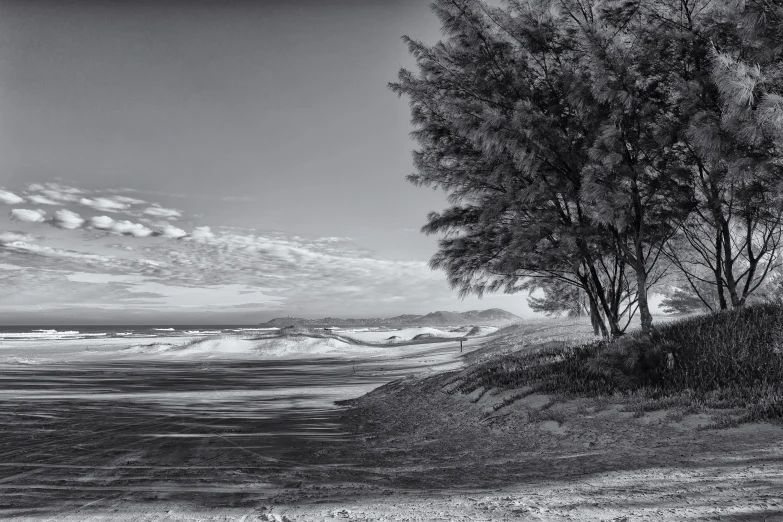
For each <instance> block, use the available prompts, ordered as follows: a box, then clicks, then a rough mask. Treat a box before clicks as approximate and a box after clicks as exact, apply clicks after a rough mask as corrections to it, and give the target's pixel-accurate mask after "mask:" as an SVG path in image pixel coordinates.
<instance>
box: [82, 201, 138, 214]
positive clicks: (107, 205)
mask: <svg viewBox="0 0 783 522" xmlns="http://www.w3.org/2000/svg"><path fill="white" fill-rule="evenodd" d="M79 203H81V204H82V205H84V206H87V207H91V208H94V209H95V210H105V211H108V212H117V211H120V210H127V209H128V208H129V207H130V205H128V204H127V203H123V202H121V201H117V200H116V198H94V199H90V198H82V199H80V200H79Z"/></svg>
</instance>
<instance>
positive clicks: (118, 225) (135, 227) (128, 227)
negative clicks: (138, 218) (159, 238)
mask: <svg viewBox="0 0 783 522" xmlns="http://www.w3.org/2000/svg"><path fill="white" fill-rule="evenodd" d="M111 231H112V232H114V233H116V234H122V235H124V236H133V237H147V236H151V235H152V233H153V231H152V230H150V229H149V228H147V227H145V226H144V225H142V224H141V223H132V222H130V221H117V222H115V223H114V225H113V226H112V227H111Z"/></svg>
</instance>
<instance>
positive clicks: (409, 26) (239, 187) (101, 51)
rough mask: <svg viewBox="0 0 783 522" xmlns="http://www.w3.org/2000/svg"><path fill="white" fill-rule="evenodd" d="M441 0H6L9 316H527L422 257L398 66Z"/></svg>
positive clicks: (429, 28) (1, 125) (0, 267)
mask: <svg viewBox="0 0 783 522" xmlns="http://www.w3.org/2000/svg"><path fill="white" fill-rule="evenodd" d="M427 4H428V2H427V1H410V0H395V1H387V0H354V1H347V0H346V1H330V0H319V1H314V0H313V1H299V0H287V1H283V0H280V1H263V0H259V1H255V2H250V1H247V2H239V1H217V0H215V1H188V2H174V1H171V2H170V1H166V2H152V1H150V2H138V1H133V0H123V1H120V0H115V1H102V2H99V1H94V2H93V1H81V2H79V1H74V2H56V1H41V0H16V1H8V0H0V189H2V190H3V191H4V192H0V210H2V212H1V215H0V234H5V235H0V278H1V279H2V282H3V286H4V291H3V293H2V294H3V295H2V297H0V316H1V317H2V319H0V321H2V322H5V323H9V322H17V321H25V322H29V321H31V320H35V321H38V320H40V321H42V322H46V321H73V322H92V321H108V322H116V321H125V320H128V318H129V317H133V318H134V319H133V320H134V321H139V322H146V321H149V320H151V319H155V320H161V321H169V320H170V321H187V322H191V321H207V322H210V321H211V322H251V323H252V322H257V321H258V320H261V319H265V318H268V317H272V316H275V315H279V314H280V313H285V314H288V313H290V314H292V315H303V316H322V315H354V316H377V315H392V314H398V313H424V312H429V311H433V310H436V309H447V310H467V309H474V308H488V307H494V306H497V307H501V308H505V309H507V310H509V311H511V312H514V313H517V314H520V315H529V313H528V312H529V311H528V308H527V306H526V303H525V297H526V296H524V295H517V296H491V297H486V298H484V299H483V300H481V301H479V300H477V299H466V300H465V301H460V300H459V299H458V298H457V297H456V293H455V292H453V291H451V290H449V289H448V287H447V285H446V282H445V276H444V275H443V274H442V273H439V272H431V271H430V270H429V269H428V268H427V267H426V261H427V260H428V259H429V257H430V256H431V255H432V254H433V253H434V251H435V248H436V238H433V237H425V236H423V235H421V234H420V233H419V232H418V229H419V228H420V227H421V226H422V225H423V224H424V222H425V216H426V214H427V212H429V211H431V210H437V209H441V208H443V207H444V206H445V199H444V197H443V195H442V194H440V193H436V192H433V191H431V190H429V189H423V188H417V187H414V186H412V185H410V184H408V183H407V182H406V181H405V179H404V178H405V175H407V174H408V173H410V172H411V171H412V168H413V167H412V163H411V156H410V151H411V149H412V148H413V147H414V146H415V144H414V143H413V142H412V141H411V140H410V139H409V137H408V133H409V132H410V130H411V126H410V124H409V118H410V114H409V110H408V105H407V100H404V99H403V100H400V99H398V98H397V97H396V96H395V95H394V94H393V93H391V92H390V91H389V90H388V89H387V88H386V84H387V83H388V82H389V81H393V80H395V78H396V74H397V71H398V70H399V68H400V67H401V66H406V67H410V66H412V64H413V62H412V59H411V58H410V57H409V56H408V55H407V50H406V47H405V45H404V44H403V43H402V42H401V40H400V36H401V35H403V34H408V35H410V36H412V37H414V38H418V39H422V40H425V41H428V42H434V41H435V40H437V39H438V38H439V26H438V23H437V19H436V18H435V16H434V15H433V14H432V13H431V12H430V11H429V8H428V6H427ZM9 194H10V195H9ZM47 200H48V201H47ZM23 210H26V211H29V212H22V211H23ZM40 211H43V212H40ZM63 211H69V212H73V213H75V214H76V215H77V216H76V217H74V216H73V215H71V214H68V213H67V212H63ZM104 217H105V219H104ZM80 219H82V220H85V221H83V222H80V221H79V220H80ZM203 227H209V228H208V229H206V228H203ZM150 231H152V232H164V236H172V237H152V236H149V235H148V233H149V232H150ZM194 231H195V232H194ZM122 233H125V234H126V235H121V234H122ZM14 234H15V235H14ZM134 234H135V235H136V236H139V237H133V235H134ZM183 234H187V235H183ZM176 236H183V237H180V238H179V239H176V238H175V237H176Z"/></svg>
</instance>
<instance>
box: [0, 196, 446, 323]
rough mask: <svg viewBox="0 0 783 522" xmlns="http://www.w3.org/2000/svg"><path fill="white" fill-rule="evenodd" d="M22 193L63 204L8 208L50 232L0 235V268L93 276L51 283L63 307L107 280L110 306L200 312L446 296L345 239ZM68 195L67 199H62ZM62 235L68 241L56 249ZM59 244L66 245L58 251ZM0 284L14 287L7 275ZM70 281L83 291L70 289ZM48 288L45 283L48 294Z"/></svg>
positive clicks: (99, 199)
mask: <svg viewBox="0 0 783 522" xmlns="http://www.w3.org/2000/svg"><path fill="white" fill-rule="evenodd" d="M32 189H34V191H35V193H36V194H43V191H54V192H53V193H52V194H47V195H46V197H48V198H50V199H51V200H52V201H61V202H63V206H64V208H61V209H59V210H57V211H56V212H54V214H53V216H52V217H50V218H48V219H47V216H46V213H45V212H44V211H43V210H32V209H23V208H14V209H12V211H11V213H12V216H13V218H14V219H16V220H18V221H20V222H23V223H27V224H31V225H27V226H40V224H44V225H50V226H52V227H56V229H59V230H57V231H52V232H51V233H50V234H47V235H46V236H39V237H34V236H31V235H29V234H25V233H23V232H10V231H7V232H2V235H0V263H2V264H4V266H5V265H7V266H15V267H21V269H23V270H24V271H25V273H26V274H27V273H30V272H32V273H36V272H40V273H45V274H46V277H43V279H42V282H41V283H39V284H38V286H36V288H39V289H42V288H43V286H42V285H44V286H45V284H47V283H45V281H50V283H48V284H50V285H55V283H53V282H51V281H54V280H55V279H57V278H59V279H57V280H62V279H63V278H66V279H67V276H68V275H69V274H92V276H88V277H95V278H97V279H99V280H100V279H101V278H102V279H103V282H99V281H83V280H81V281H80V280H78V277H77V279H68V285H65V286H62V287H61V286H56V288H57V290H56V292H59V293H61V292H66V291H67V292H68V293H70V298H71V302H80V303H88V302H95V303H104V305H105V306H110V305H109V304H108V303H107V301H106V300H105V299H99V298H98V297H97V293H96V290H95V287H96V286H98V287H100V286H101V285H109V284H111V285H113V286H112V287H111V288H112V291H111V292H110V295H111V296H112V299H113V300H114V301H113V303H114V304H115V305H118V306H120V305H122V303H125V304H126V305H127V306H130V304H131V303H133V306H142V307H144V306H150V307H154V306H160V307H174V308H182V309H191V308H194V307H195V308H198V307H202V308H203V309H204V310H208V309H210V306H211V307H213V308H214V307H215V306H225V307H252V306H255V305H258V306H259V307H262V308H263V307H283V306H285V307H286V308H287V309H289V310H292V309H296V307H298V306H304V305H305V304H306V305H307V307H308V308H309V309H312V310H324V311H325V313H329V312H330V311H333V310H334V309H335V308H336V309H338V310H344V309H345V306H346V303H350V304H351V306H352V307H353V309H356V310H362V309H365V310H366V309H373V310H375V309H378V308H383V307H384V306H398V303H399V302H400V301H401V300H402V299H403V298H404V296H411V295H425V296H428V299H429V300H430V301H431V302H433V301H437V300H438V299H440V300H442V301H444V302H448V301H450V300H451V299H453V298H452V296H451V294H450V292H449V291H448V288H447V286H446V285H445V284H444V283H445V282H444V278H443V277H442V275H441V274H438V273H433V272H432V271H431V270H430V269H429V268H428V266H427V263H426V262H424V261H403V260H390V259H383V258H380V257H378V256H376V255H375V254H374V253H373V252H370V251H367V250H365V249H362V248H361V247H359V246H358V245H357V244H356V243H355V242H354V241H353V240H352V239H351V238H348V237H339V236H326V237H303V236H297V235H294V236H291V235H287V234H284V233H282V232H275V231H259V230H253V229H241V228H232V227H215V226H212V227H210V226H203V225H202V226H196V227H193V228H191V229H190V230H186V229H184V228H180V227H178V226H174V225H172V224H171V223H169V222H168V221H166V219H170V218H173V217H181V218H183V220H184V219H187V220H192V219H194V218H193V217H192V216H183V214H182V212H181V211H179V210H176V209H170V208H167V207H164V206H162V205H160V204H157V203H155V202H147V201H143V200H141V199H136V198H130V197H125V196H119V195H116V194H114V195H107V191H104V192H103V193H102V194H101V193H97V192H95V191H93V192H88V191H83V190H80V189H74V188H72V187H64V186H56V187H53V186H35V187H28V191H31V190H32ZM58 195H59V196H58ZM77 195H78V200H77V201H67V200H66V199H64V198H68V197H75V196H77ZM60 196H61V197H60ZM7 199H9V200H10V199H11V198H7ZM74 205H80V206H79V207H78V209H84V208H85V207H87V208H89V209H93V210H100V211H106V212H114V213H120V214H129V213H131V212H134V210H133V208H132V207H133V205H144V207H143V208H144V210H143V212H140V213H139V214H138V215H144V214H146V215H148V216H152V217H158V218H161V219H160V220H159V221H153V220H145V219H143V218H141V221H143V222H135V221H132V220H125V219H117V218H116V217H112V216H109V215H105V214H98V215H92V216H90V215H85V213H82V212H81V211H80V212H77V211H76V210H73V209H71V208H67V207H68V206H74ZM78 209H77V210H78ZM150 211H151V212H150ZM87 214H88V213H87ZM50 230H51V229H50ZM52 234H54V235H52ZM102 234H104V235H105V234H113V235H115V236H125V237H123V238H121V239H118V240H116V241H119V243H118V242H116V241H115V242H114V243H111V244H109V245H106V244H101V243H99V242H96V239H100V238H101V237H104V236H102ZM68 235H70V236H69V237H70V238H71V240H70V241H67V242H66V243H63V242H64V241H65V239H64V238H66V236H68ZM177 240H179V241H177ZM63 244H67V245H68V247H67V248H62V245H63ZM3 273H9V274H10V273H12V272H11V271H10V270H5V271H3ZM14 273H16V272H14ZM53 273H54V274H59V275H58V276H57V277H54V276H53V275H52V274H53ZM83 278H84V276H82V279H83ZM4 284H5V285H13V286H14V287H15V288H20V287H19V286H18V283H15V282H13V281H10V280H8V278H5V279H4ZM58 284H59V283H58ZM79 285H89V288H87V287H84V288H83V289H81V290H80V288H81V287H80V286H79ZM54 288H55V286H50V287H49V291H50V292H53V291H54ZM19 291H20V292H22V293H24V292H27V290H23V289H21V288H20V289H19ZM45 293H46V292H44V290H40V294H36V295H39V300H40V301H41V302H42V303H46V302H47V301H46V298H45ZM58 295H61V294H58ZM0 306H2V301H0ZM111 306H114V305H111ZM433 306H434V305H433Z"/></svg>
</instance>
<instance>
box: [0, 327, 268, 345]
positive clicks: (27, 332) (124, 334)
mask: <svg viewBox="0 0 783 522" xmlns="http://www.w3.org/2000/svg"><path fill="white" fill-rule="evenodd" d="M270 330H277V328H258V327H253V326H250V325H229V326H227V325H198V326H196V325H169V326H167V325H130V326H129V325H65V326H64V325H36V326H0V341H2V340H12V339H13V340H25V339H30V340H35V339H41V340H53V339H89V338H96V337H104V338H158V337H177V336H183V335H187V336H193V335H205V336H207V335H221V334H234V335H236V334H252V333H255V332H258V333H261V332H266V331H270Z"/></svg>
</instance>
